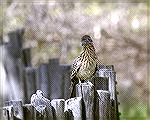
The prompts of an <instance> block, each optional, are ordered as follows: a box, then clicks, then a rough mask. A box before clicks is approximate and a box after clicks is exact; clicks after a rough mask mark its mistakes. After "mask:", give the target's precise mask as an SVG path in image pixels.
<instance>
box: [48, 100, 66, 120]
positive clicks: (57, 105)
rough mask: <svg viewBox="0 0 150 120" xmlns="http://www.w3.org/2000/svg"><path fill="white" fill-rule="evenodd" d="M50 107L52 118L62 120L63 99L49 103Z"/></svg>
mask: <svg viewBox="0 0 150 120" xmlns="http://www.w3.org/2000/svg"><path fill="white" fill-rule="evenodd" d="M51 105H52V106H53V108H54V112H53V113H54V116H55V119H56V120H63V119H64V109H65V100H64V99H54V100H52V101H51Z"/></svg>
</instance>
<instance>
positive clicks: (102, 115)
mask: <svg viewBox="0 0 150 120" xmlns="http://www.w3.org/2000/svg"><path fill="white" fill-rule="evenodd" d="M97 93H98V100H99V120H112V119H111V118H110V111H111V107H110V93H109V92H108V91H105V90H97Z"/></svg>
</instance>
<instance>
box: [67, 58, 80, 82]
mask: <svg viewBox="0 0 150 120" xmlns="http://www.w3.org/2000/svg"><path fill="white" fill-rule="evenodd" d="M80 66H81V57H80V56H78V57H77V58H76V59H75V60H74V61H73V64H72V66H71V75H70V79H71V80H72V79H73V78H74V77H75V76H76V74H77V72H78V71H79V68H80Z"/></svg>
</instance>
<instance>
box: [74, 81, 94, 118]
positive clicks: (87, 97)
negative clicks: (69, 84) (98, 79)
mask: <svg viewBox="0 0 150 120" xmlns="http://www.w3.org/2000/svg"><path fill="white" fill-rule="evenodd" d="M76 96H77V97H82V98H83V100H84V103H85V111H86V119H87V120H91V119H93V118H94V116H93V115H94V114H93V112H94V111H93V109H94V85H93V84H92V83H91V82H87V83H81V84H80V83H79V84H77V85H76Z"/></svg>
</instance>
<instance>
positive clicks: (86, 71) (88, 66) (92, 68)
mask: <svg viewBox="0 0 150 120" xmlns="http://www.w3.org/2000/svg"><path fill="white" fill-rule="evenodd" d="M81 44H82V48H83V50H82V52H81V53H80V55H79V56H78V57H77V58H76V59H75V60H74V61H73V64H72V67H71V75H70V79H71V98H72V97H75V94H76V93H75V86H76V84H78V83H81V82H84V81H85V80H88V79H90V78H91V77H92V76H93V75H94V74H95V72H96V70H97V65H98V59H97V56H96V53H95V48H94V45H93V41H92V39H91V37H90V36H88V35H84V36H83V37H82V38H81Z"/></svg>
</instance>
